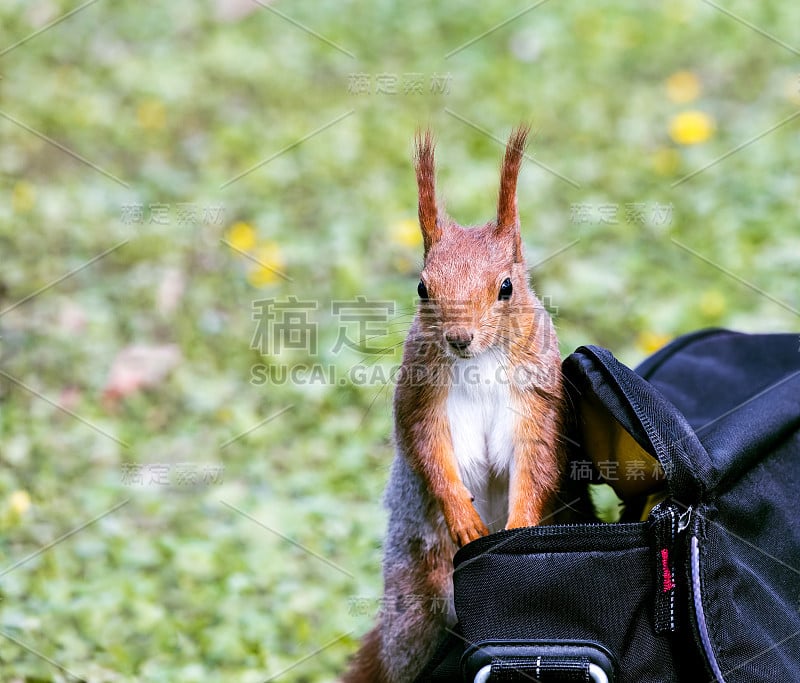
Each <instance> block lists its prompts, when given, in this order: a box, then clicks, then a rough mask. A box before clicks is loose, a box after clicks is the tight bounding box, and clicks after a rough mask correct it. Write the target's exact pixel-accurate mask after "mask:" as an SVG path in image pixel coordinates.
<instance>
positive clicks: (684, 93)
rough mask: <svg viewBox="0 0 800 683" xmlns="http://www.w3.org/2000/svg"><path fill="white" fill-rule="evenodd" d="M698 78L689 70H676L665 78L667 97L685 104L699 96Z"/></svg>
mask: <svg viewBox="0 0 800 683" xmlns="http://www.w3.org/2000/svg"><path fill="white" fill-rule="evenodd" d="M700 90H701V88H700V79H698V78H697V76H695V75H694V74H693V73H692V72H691V71H676V72H675V73H674V74H672V75H671V76H670V77H669V78H668V79H667V97H669V99H670V100H671V101H672V102H677V103H678V104H685V103H686V102H691V101H692V100H696V99H697V98H698V97H699V96H700Z"/></svg>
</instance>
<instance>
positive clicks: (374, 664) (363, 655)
mask: <svg viewBox="0 0 800 683" xmlns="http://www.w3.org/2000/svg"><path fill="white" fill-rule="evenodd" d="M386 680H387V679H386V674H385V672H384V669H383V661H382V659H381V627H380V623H378V624H377V625H376V626H375V627H374V628H373V629H372V630H371V631H369V632H368V633H367V634H366V635H365V636H364V638H363V640H362V641H361V647H360V648H359V650H358V652H356V654H355V656H354V657H353V659H352V661H351V662H350V666H349V667H348V669H347V672H346V673H345V674H344V676H343V677H342V680H341V683H385V681H386Z"/></svg>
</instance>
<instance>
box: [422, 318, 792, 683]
mask: <svg viewBox="0 0 800 683" xmlns="http://www.w3.org/2000/svg"><path fill="white" fill-rule="evenodd" d="M564 374H565V377H566V380H567V386H568V387H569V393H570V401H571V404H572V407H573V409H574V410H573V413H574V414H575V416H576V417H575V424H574V433H573V434H571V435H570V438H571V439H572V440H574V441H575V442H577V443H578V444H580V447H579V448H576V449H575V452H574V453H572V455H571V462H570V467H569V471H568V472H567V475H568V477H569V485H565V487H564V491H563V492H562V498H563V499H564V503H565V504H570V505H571V506H572V507H579V506H581V505H583V504H585V503H586V491H585V489H586V488H587V486H586V484H587V482H586V480H585V477H581V476H578V475H579V474H581V473H582V474H584V475H586V476H590V477H593V478H594V479H595V480H597V478H598V475H601V474H602V475H604V476H603V477H602V478H603V479H604V480H605V481H606V482H607V483H608V484H610V485H611V486H612V487H614V488H615V489H616V490H617V492H618V494H619V495H620V497H621V498H623V499H624V500H625V502H626V505H627V510H626V517H627V518H633V519H636V518H637V515H642V518H643V521H628V522H620V523H614V524H603V523H598V522H597V521H596V520H594V521H592V522H584V523H577V524H553V525H550V526H540V527H535V528H528V529H519V530H512V531H504V532H501V533H497V534H492V535H490V536H487V537H485V538H481V539H479V540H477V541H475V542H473V543H470V544H469V545H467V546H465V547H464V548H462V549H461V550H460V551H459V552H458V554H457V555H456V557H455V560H454V566H455V568H454V574H453V581H454V588H455V604H456V612H457V615H458V620H459V624H458V626H457V627H456V630H455V632H454V633H453V634H452V635H451V636H450V637H449V639H448V641H447V642H446V643H444V644H443V646H442V647H441V648H440V650H439V653H438V654H437V656H436V657H435V658H434V659H433V661H432V662H431V663H430V664H429V666H428V668H427V669H426V671H425V672H424V673H423V674H422V676H421V677H420V678H419V679H418V680H420V681H462V680H463V681H473V680H477V681H512V680H520V681H524V680H528V681H530V680H533V681H542V682H545V683H546V682H548V681H596V682H598V681H614V682H616V683H649V682H652V683H665V682H669V681H696V680H706V681H708V680H712V681H713V680H716V681H720V682H722V681H725V682H726V683H751V682H754V681H764V682H774V681H800V504H799V503H798V500H800V337H799V336H798V335H746V334H740V333H734V332H729V331H725V330H707V331H703V332H699V333H696V334H693V335H689V336H686V337H683V338H680V339H678V340H676V341H674V342H673V343H671V344H670V345H669V346H667V347H666V348H664V349H662V350H661V351H660V352H658V353H656V354H655V355H654V356H652V357H651V358H649V359H648V360H646V361H645V362H644V363H643V364H642V365H640V366H639V367H638V368H637V370H636V371H635V372H634V371H633V370H630V369H629V368H627V367H625V366H624V365H623V364H621V363H620V362H619V361H617V360H616V359H615V358H614V357H613V356H612V355H611V353H609V352H608V351H607V350H605V349H601V348H597V347H593V346H588V347H581V348H579V349H578V350H577V351H576V352H575V353H574V354H572V355H571V356H570V357H569V358H567V359H566V361H565V362H564ZM659 484H660V485H659ZM576 487H577V488H578V489H581V490H582V493H581V494H580V495H579V496H577V499H575V500H570V499H569V498H570V496H571V493H572V490H573V489H575V488H576ZM659 499H660V500H659ZM654 503H655V504H654Z"/></svg>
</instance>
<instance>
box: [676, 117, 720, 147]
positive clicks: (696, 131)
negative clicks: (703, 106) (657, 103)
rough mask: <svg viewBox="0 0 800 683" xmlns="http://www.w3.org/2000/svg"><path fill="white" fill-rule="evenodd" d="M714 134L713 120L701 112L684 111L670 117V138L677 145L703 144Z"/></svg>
mask: <svg viewBox="0 0 800 683" xmlns="http://www.w3.org/2000/svg"><path fill="white" fill-rule="evenodd" d="M713 132H714V119H712V118H711V117H710V116H709V115H708V114H706V113H705V112H702V111H684V112H681V113H680V114H677V115H675V116H673V117H672V121H670V124H669V134H670V137H671V138H672V139H673V140H674V141H675V142H677V143H678V144H679V145H696V144H698V143H700V142H705V141H706V140H708V138H710V137H711V134H712V133H713Z"/></svg>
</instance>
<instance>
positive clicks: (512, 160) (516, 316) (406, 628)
mask: <svg viewBox="0 0 800 683" xmlns="http://www.w3.org/2000/svg"><path fill="white" fill-rule="evenodd" d="M527 135H528V128H527V127H524V126H520V127H518V128H517V129H515V130H514V131H513V132H512V134H511V137H510V139H509V141H508V144H507V146H506V150H505V156H504V158H503V163H502V167H501V171H500V192H499V200H498V205H497V219H496V220H494V221H491V222H489V223H487V224H486V225H483V226H480V227H472V228H465V227H462V226H460V225H458V224H457V223H455V222H454V221H453V220H452V219H450V218H449V217H448V216H446V215H445V214H444V212H443V211H441V210H440V208H439V207H438V205H437V201H436V192H435V168H434V143H433V139H432V136H431V133H430V131H426V132H425V133H424V134H423V133H419V132H418V133H417V136H416V140H415V158H414V162H415V169H416V176H417V184H418V189H419V223H420V227H421V229H422V237H423V245H424V266H423V268H422V272H421V276H420V281H419V285H418V288H417V293H418V295H419V304H418V310H417V314H416V316H415V318H414V322H413V323H412V325H411V328H410V330H409V333H408V337H407V339H406V342H405V346H404V352H403V361H402V365H401V367H400V372H399V373H398V379H397V385H396V389H395V394H394V420H395V444H396V456H395V459H394V462H393V465H392V469H391V474H390V477H389V483H388V486H387V489H386V493H385V498H384V502H385V505H386V507H387V508H388V511H389V524H388V531H387V536H386V540H385V543H384V563H383V572H384V600H383V609H382V611H381V614H380V616H379V618H378V623H377V624H376V625H375V627H374V628H373V629H372V630H371V631H370V632H369V633H367V635H366V636H365V637H364V640H363V642H362V645H361V649H360V650H359V651H358V652H357V653H356V655H355V657H354V659H353V661H352V663H351V665H350V669H349V670H348V672H347V673H346V674H345V676H344V678H343V681H344V683H366V682H370V683H411V681H413V680H414V679H415V678H416V677H417V676H418V675H419V673H420V672H421V670H422V668H423V667H424V665H425V663H426V662H427V661H428V660H429V659H430V657H432V656H433V653H434V651H435V649H436V646H437V644H438V642H439V640H440V639H441V638H442V636H444V635H445V634H446V629H447V628H449V627H452V626H453V625H454V624H455V610H454V607H453V597H452V594H453V587H452V572H453V556H454V554H455V552H456V550H457V549H458V548H459V547H460V546H463V545H465V544H466V543H469V542H470V541H474V540H475V539H478V538H480V537H481V536H485V535H487V534H488V533H490V532H495V531H499V530H502V529H504V528H505V529H514V528H518V527H526V526H533V525H536V524H539V523H540V522H541V521H542V520H543V518H544V517H545V516H546V515H548V514H549V512H550V511H551V508H552V503H553V500H554V497H555V495H556V492H557V490H558V486H559V483H560V479H561V473H562V470H563V467H564V463H563V460H564V455H563V450H562V448H561V447H560V442H559V432H560V429H561V423H562V414H563V403H564V399H563V394H562V381H561V359H560V355H559V350H558V342H557V339H556V334H555V330H554V328H553V324H552V321H551V319H550V316H549V315H548V314H547V312H546V310H545V308H544V306H543V305H542V303H541V302H540V301H539V299H537V297H536V296H535V294H534V293H533V291H532V290H531V288H530V286H529V284H528V269H527V266H526V264H525V258H524V255H523V252H522V239H521V236H520V224H519V215H518V210H517V193H516V188H517V176H518V174H519V169H520V165H521V163H522V158H523V155H524V149H525V144H526V139H527Z"/></svg>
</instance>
